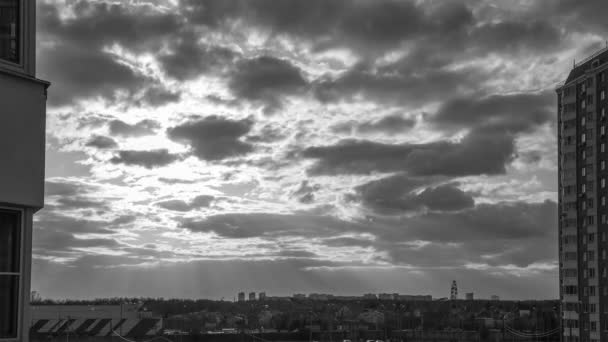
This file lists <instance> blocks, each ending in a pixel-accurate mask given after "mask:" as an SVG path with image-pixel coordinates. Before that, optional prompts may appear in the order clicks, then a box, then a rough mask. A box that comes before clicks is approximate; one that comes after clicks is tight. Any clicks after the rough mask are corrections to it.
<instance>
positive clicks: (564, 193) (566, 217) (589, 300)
mask: <svg viewBox="0 0 608 342" xmlns="http://www.w3.org/2000/svg"><path fill="white" fill-rule="evenodd" d="M607 78H608V48H606V49H603V50H601V51H599V52H597V53H595V54H594V55H592V56H590V57H588V58H587V59H585V60H584V61H582V62H580V63H578V64H575V65H574V68H573V69H572V70H571V71H570V74H569V75H568V78H567V79H566V81H565V83H564V85H562V86H560V87H558V88H557V89H556V92H557V108H558V112H557V115H558V124H559V126H558V155H559V160H558V189H559V206H558V207H559V208H558V214H559V283H560V284H559V285H560V301H561V324H562V325H561V326H562V334H561V340H562V341H565V342H570V341H581V342H583V341H585V342H599V341H608V277H607V276H608V275H607V273H606V272H607V271H606V268H607V267H608V259H607V257H606V253H607V252H606V249H608V240H607V236H606V235H607V234H608V222H607V219H606V217H607V215H608V206H607V204H606V197H607V196H608V187H607V185H606V179H607V178H608V170H607V169H606V163H607V162H608V147H607V144H608V139H607V137H606V136H607V134H606V126H608V119H607V115H606V111H607V107H608V100H607V99H606V95H607V92H608V82H607Z"/></svg>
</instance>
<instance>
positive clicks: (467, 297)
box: [464, 292, 474, 300]
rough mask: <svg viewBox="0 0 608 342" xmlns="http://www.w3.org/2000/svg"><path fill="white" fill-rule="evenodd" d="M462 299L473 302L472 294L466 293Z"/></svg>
mask: <svg viewBox="0 0 608 342" xmlns="http://www.w3.org/2000/svg"><path fill="white" fill-rule="evenodd" d="M464 298H465V299H466V300H473V299H474V294H473V292H467V293H465V294H464Z"/></svg>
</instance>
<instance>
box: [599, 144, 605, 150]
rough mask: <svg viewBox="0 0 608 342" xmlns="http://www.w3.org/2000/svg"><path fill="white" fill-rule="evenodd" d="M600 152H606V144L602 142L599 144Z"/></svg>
mask: <svg viewBox="0 0 608 342" xmlns="http://www.w3.org/2000/svg"><path fill="white" fill-rule="evenodd" d="M600 152H606V144H604V143H601V144H600Z"/></svg>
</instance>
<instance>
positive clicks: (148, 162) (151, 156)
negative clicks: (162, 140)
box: [110, 149, 179, 169]
mask: <svg viewBox="0 0 608 342" xmlns="http://www.w3.org/2000/svg"><path fill="white" fill-rule="evenodd" d="M178 159H179V156H178V155H176V154H172V153H169V150H167V149H158V150H151V151H133V150H130V151H118V155H117V156H114V157H112V159H110V162H111V163H113V164H125V165H137V166H143V167H145V168H147V169H152V168H155V167H160V166H165V165H169V164H171V163H173V162H174V161H176V160H178Z"/></svg>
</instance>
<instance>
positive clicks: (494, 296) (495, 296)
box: [490, 295, 500, 300]
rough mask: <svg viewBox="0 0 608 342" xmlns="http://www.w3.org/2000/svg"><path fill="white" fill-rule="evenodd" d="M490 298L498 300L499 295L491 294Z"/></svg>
mask: <svg viewBox="0 0 608 342" xmlns="http://www.w3.org/2000/svg"><path fill="white" fill-rule="evenodd" d="M490 300H500V297H499V296H497V295H492V296H491V297H490Z"/></svg>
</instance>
